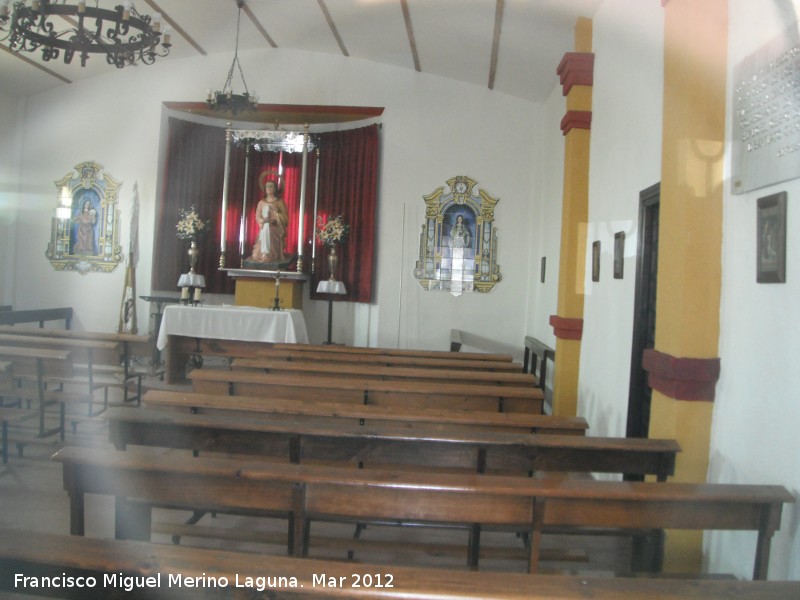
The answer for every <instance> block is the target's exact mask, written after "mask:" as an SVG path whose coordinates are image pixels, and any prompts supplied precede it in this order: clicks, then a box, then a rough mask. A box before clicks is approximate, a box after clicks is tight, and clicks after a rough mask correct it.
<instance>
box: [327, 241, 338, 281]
mask: <svg viewBox="0 0 800 600" xmlns="http://www.w3.org/2000/svg"><path fill="white" fill-rule="evenodd" d="M338 262H339V257H338V255H337V254H336V246H333V245H332V246H329V247H328V271H329V272H330V277H328V281H336V264H337V263H338Z"/></svg>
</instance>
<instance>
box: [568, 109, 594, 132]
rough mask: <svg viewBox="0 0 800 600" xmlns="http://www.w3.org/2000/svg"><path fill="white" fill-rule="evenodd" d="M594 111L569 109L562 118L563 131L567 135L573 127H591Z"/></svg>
mask: <svg viewBox="0 0 800 600" xmlns="http://www.w3.org/2000/svg"><path fill="white" fill-rule="evenodd" d="M591 128H592V111H590V110H568V111H567V113H566V114H565V115H564V118H563V119H561V133H562V134H563V135H567V134H568V133H569V132H570V131H572V130H573V129H591Z"/></svg>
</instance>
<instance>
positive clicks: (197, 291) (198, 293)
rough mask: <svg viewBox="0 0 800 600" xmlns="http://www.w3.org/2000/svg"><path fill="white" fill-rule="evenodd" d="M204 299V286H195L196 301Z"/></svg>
mask: <svg viewBox="0 0 800 600" xmlns="http://www.w3.org/2000/svg"><path fill="white" fill-rule="evenodd" d="M202 299H203V290H202V288H199V287H196V288H194V301H195V302H200V300H202Z"/></svg>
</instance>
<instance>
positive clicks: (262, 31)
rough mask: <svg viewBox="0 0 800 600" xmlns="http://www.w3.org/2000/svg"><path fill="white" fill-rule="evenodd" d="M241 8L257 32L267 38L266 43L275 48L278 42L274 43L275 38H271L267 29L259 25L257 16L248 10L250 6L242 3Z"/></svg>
mask: <svg viewBox="0 0 800 600" xmlns="http://www.w3.org/2000/svg"><path fill="white" fill-rule="evenodd" d="M242 10H243V11H244V14H246V15H247V17H248V18H249V19H250V21H251V22H252V23H253V25H255V27H256V29H258V32H259V33H260V34H261V36H262V37H263V38H264V39H265V40H267V43H268V44H269V45H270V47H272V48H277V47H278V44H276V43H275V40H273V39H272V37H271V36H270V35H269V34H268V33H267V30H266V29H264V26H263V25H261V21H259V20H258V18H257V17H256V16H255V15H254V14H253V11H252V10H250V6H249V5H247V4H244V5H243V6H242Z"/></svg>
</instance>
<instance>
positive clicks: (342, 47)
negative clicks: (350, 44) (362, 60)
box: [317, 0, 350, 56]
mask: <svg viewBox="0 0 800 600" xmlns="http://www.w3.org/2000/svg"><path fill="white" fill-rule="evenodd" d="M317 4H319V8H320V10H322V14H324V15H325V20H326V21H327V22H328V27H330V28H331V33H333V37H335V38H336V43H337V44H339V50H341V51H342V54H344V55H345V56H350V53H349V52H348V51H347V48H346V47H345V45H344V42H343V41H342V36H340V35H339V30H338V29H337V28H336V23H334V22H333V17H331V13H330V11H329V10H328V7H327V6H326V5H325V0H317Z"/></svg>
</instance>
